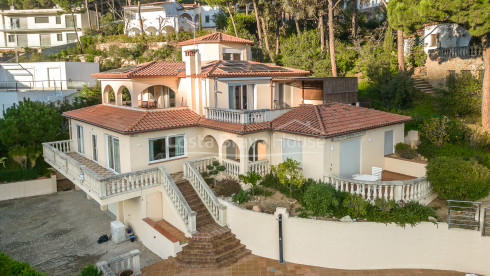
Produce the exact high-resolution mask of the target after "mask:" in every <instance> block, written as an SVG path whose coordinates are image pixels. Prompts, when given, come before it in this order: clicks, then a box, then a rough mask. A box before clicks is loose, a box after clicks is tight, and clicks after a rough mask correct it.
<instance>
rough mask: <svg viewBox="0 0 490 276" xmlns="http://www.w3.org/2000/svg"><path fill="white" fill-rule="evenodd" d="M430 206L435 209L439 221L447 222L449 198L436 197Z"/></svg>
mask: <svg viewBox="0 0 490 276" xmlns="http://www.w3.org/2000/svg"><path fill="white" fill-rule="evenodd" d="M428 206H429V207H432V208H433V209H434V211H435V212H436V215H437V218H438V219H437V220H438V221H442V222H447V210H448V209H447V200H443V199H440V198H436V199H434V200H433V201H431V202H430V203H429V205H428Z"/></svg>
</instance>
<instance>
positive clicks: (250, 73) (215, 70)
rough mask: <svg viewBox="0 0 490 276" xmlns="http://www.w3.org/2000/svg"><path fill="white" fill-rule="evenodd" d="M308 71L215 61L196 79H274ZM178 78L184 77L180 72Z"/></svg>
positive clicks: (266, 64)
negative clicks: (242, 77) (241, 77)
mask: <svg viewBox="0 0 490 276" xmlns="http://www.w3.org/2000/svg"><path fill="white" fill-rule="evenodd" d="M309 74H310V71H305V70H299V69H294V68H289V67H282V66H278V65H275V64H269V63H261V62H255V61H244V60H236V61H234V60H216V61H212V62H210V63H208V64H206V65H203V66H202V67H201V73H200V74H198V75H197V76H198V77H204V78H207V77H240V76H244V77H274V76H305V75H309ZM178 76H179V77H186V74H185V72H180V73H179V75H178Z"/></svg>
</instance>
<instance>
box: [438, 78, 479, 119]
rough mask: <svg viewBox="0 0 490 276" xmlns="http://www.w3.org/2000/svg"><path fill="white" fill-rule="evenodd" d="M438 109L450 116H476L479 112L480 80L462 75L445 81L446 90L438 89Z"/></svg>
mask: <svg viewBox="0 0 490 276" xmlns="http://www.w3.org/2000/svg"><path fill="white" fill-rule="evenodd" d="M438 94H439V98H440V99H439V103H440V108H441V110H442V112H443V113H444V114H447V115H451V116H466V115H470V116H471V115H472V116H478V115H480V112H481V100H482V80H481V79H478V78H476V77H475V76H473V75H472V74H471V73H462V74H458V75H456V76H454V77H449V78H448V79H447V80H446V88H445V89H438Z"/></svg>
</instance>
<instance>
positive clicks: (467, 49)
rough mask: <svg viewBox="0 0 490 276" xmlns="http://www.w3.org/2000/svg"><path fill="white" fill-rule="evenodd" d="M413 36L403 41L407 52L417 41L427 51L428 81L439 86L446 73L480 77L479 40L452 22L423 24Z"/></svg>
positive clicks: (481, 66) (446, 75) (480, 51)
mask: <svg viewBox="0 0 490 276" xmlns="http://www.w3.org/2000/svg"><path fill="white" fill-rule="evenodd" d="M417 35H418V38H414V37H413V36H412V37H410V38H408V39H406V40H405V49H406V51H407V53H408V52H409V51H410V50H411V48H412V47H413V46H414V45H416V44H422V45H423V47H424V51H425V52H426V53H427V54H428V56H427V62H426V64H425V67H426V73H427V76H426V78H427V81H429V83H430V84H432V85H433V86H438V85H440V84H441V83H442V84H443V83H444V81H445V80H446V78H447V77H448V76H453V75H454V74H459V73H471V74H473V75H475V76H476V77H478V78H480V77H481V78H483V72H484V63H483V57H482V54H483V49H482V47H481V42H480V41H479V40H478V39H475V38H474V37H472V36H471V34H470V33H469V32H468V31H467V30H466V29H464V28H463V27H461V26H460V25H458V24H455V23H437V22H434V23H431V24H426V25H424V28H423V29H422V30H419V31H418V32H417Z"/></svg>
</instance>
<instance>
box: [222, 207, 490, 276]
mask: <svg viewBox="0 0 490 276" xmlns="http://www.w3.org/2000/svg"><path fill="white" fill-rule="evenodd" d="M221 201H222V203H224V204H225V205H226V206H227V217H228V225H229V227H230V228H231V230H232V232H233V233H234V234H235V235H236V236H237V238H238V239H240V240H241V242H242V243H243V244H245V245H246V247H247V248H248V249H250V250H252V253H253V254H255V255H259V256H262V257H267V258H272V259H276V260H277V259H278V258H279V244H278V235H279V230H278V221H277V220H276V218H277V216H278V214H279V213H282V214H283V244H284V259H285V261H286V262H292V263H300V264H306V265H313V266H321V267H328V268H337V269H387V268H425V269H443V270H456V271H462V272H472V273H478V274H484V275H490V265H489V262H488V256H490V238H489V237H481V233H480V232H478V231H472V230H462V229H451V230H448V227H447V224H446V223H439V224H438V225H435V224H433V223H429V222H423V223H421V224H419V225H417V226H415V227H411V226H407V227H405V228H402V227H400V226H396V225H394V224H389V225H385V224H382V223H374V222H337V221H321V220H313V219H302V218H295V217H288V214H287V212H286V210H285V209H284V208H278V210H277V211H276V214H275V215H269V214H264V213H258V212H253V211H250V210H245V209H242V208H239V207H236V206H234V205H232V204H231V203H228V202H225V201H223V200H221Z"/></svg>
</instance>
